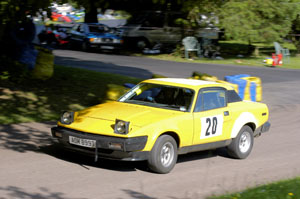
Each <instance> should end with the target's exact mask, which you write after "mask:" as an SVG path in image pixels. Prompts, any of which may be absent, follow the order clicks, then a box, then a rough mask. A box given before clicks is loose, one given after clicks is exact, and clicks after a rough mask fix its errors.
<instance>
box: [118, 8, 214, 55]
mask: <svg viewBox="0 0 300 199" xmlns="http://www.w3.org/2000/svg"><path fill="white" fill-rule="evenodd" d="M180 18H186V16H184V15H183V14H182V13H180V12H170V11H169V12H162V11H148V12H142V13H141V12H136V13H133V15H132V16H131V18H130V19H129V20H128V22H127V24H126V25H124V26H123V27H121V28H120V29H121V30H122V31H123V36H124V39H125V40H126V43H128V45H129V46H130V47H135V48H137V49H140V50H143V49H144V48H152V47H153V46H155V45H156V44H160V45H161V46H163V47H164V48H168V47H172V49H173V48H174V47H175V46H176V45H177V44H180V43H181V40H182V38H183V36H184V35H186V34H187V33H188V32H195V33H194V36H196V37H197V38H199V39H200V38H205V39H206V40H208V39H209V40H212V39H214V40H216V39H218V36H219V33H218V32H219V31H218V29H217V28H209V27H207V28H201V29H198V30H189V29H184V28H183V27H182V25H181V24H179V23H177V22H176V21H177V20H178V19H180ZM184 32H186V33H184ZM189 34H191V33H189Z"/></svg>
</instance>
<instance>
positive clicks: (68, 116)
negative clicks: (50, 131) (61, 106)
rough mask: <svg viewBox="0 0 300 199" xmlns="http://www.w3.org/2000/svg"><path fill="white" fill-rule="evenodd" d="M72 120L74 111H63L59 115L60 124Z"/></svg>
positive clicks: (69, 122) (68, 122)
mask: <svg viewBox="0 0 300 199" xmlns="http://www.w3.org/2000/svg"><path fill="white" fill-rule="evenodd" d="M73 121H74V112H64V113H63V114H62V116H61V117H60V122H61V123H62V124H71V123H72V122H73Z"/></svg>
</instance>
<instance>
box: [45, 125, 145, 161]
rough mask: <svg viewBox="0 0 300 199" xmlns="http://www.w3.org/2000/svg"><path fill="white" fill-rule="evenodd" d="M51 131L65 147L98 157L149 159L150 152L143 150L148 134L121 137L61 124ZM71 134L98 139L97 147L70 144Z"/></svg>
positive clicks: (133, 159) (126, 159) (82, 137)
mask: <svg viewBox="0 0 300 199" xmlns="http://www.w3.org/2000/svg"><path fill="white" fill-rule="evenodd" d="M51 132H52V136H53V137H54V138H57V139H58V140H59V142H60V143H62V144H63V145H64V146H65V148H67V149H70V150H75V151H78V152H83V153H85V154H88V155H93V156H95V157H96V159H97V158H98V155H99V156H100V157H101V158H108V159H117V160H125V161H138V160H147V159H148V155H149V152H148V151H141V150H143V149H144V147H145V145H146V143H147V139H148V137H147V136H141V137H133V138H120V137H112V136H103V135H96V134H91V133H85V132H81V131H76V130H73V129H68V128H64V127H60V126H57V127H53V128H51ZM69 136H73V137H77V138H81V139H89V140H96V148H88V147H82V146H77V145H74V144H70V142H69ZM116 144H117V145H119V146H121V147H120V148H117V149H116V148H114V145H116Z"/></svg>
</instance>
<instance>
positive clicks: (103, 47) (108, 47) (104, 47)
mask: <svg viewBox="0 0 300 199" xmlns="http://www.w3.org/2000/svg"><path fill="white" fill-rule="evenodd" d="M100 48H101V49H107V50H112V49H114V47H113V46H100Z"/></svg>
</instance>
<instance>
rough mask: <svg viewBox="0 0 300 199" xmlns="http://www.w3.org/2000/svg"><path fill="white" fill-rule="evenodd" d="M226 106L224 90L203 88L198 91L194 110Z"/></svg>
mask: <svg viewBox="0 0 300 199" xmlns="http://www.w3.org/2000/svg"><path fill="white" fill-rule="evenodd" d="M225 106H226V90H224V89H222V88H220V89H219V88H213V89H203V90H201V91H200V92H199V94H198V98H197V102H196V107H195V110H194V112H200V111H207V110H212V109H216V108H222V107H225Z"/></svg>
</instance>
